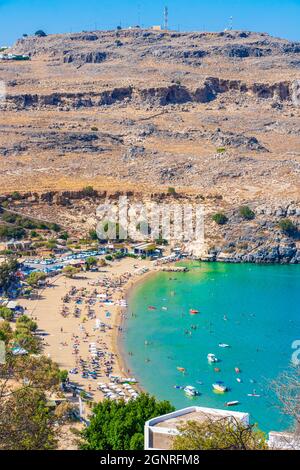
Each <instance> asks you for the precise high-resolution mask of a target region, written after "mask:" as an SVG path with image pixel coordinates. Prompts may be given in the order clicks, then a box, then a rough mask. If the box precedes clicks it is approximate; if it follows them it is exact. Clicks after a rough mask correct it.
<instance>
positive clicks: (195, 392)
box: [183, 385, 199, 397]
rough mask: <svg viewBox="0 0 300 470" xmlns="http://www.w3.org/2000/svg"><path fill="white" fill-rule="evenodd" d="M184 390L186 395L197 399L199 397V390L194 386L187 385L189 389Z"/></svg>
mask: <svg viewBox="0 0 300 470" xmlns="http://www.w3.org/2000/svg"><path fill="white" fill-rule="evenodd" d="M183 390H184V393H185V394H186V395H188V396H190V397H196V396H197V395H199V392H198V390H197V389H196V388H195V387H193V386H192V385H187V387H185V388H184V389H183Z"/></svg>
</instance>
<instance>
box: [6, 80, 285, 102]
mask: <svg viewBox="0 0 300 470" xmlns="http://www.w3.org/2000/svg"><path fill="white" fill-rule="evenodd" d="M230 91H234V92H237V94H242V93H248V94H249V95H253V96H255V97H256V98H258V99H274V100H277V101H287V100H290V99H291V84H290V83H289V82H279V83H274V84H267V83H253V84H252V85H247V84H246V83H243V82H241V81H238V80H224V79H219V78H215V77H210V78H207V79H206V80H205V81H204V83H203V84H202V85H201V86H199V87H198V88H196V89H195V90H189V89H188V88H187V87H185V86H182V85H179V84H171V85H169V86H164V87H156V88H145V89H137V88H133V87H121V88H113V89H111V90H104V91H101V92H99V93H97V92H91V93H59V92H57V93H52V94H50V95H38V94H24V95H10V94H8V95H7V97H6V102H5V103H6V107H7V108H10V107H12V108H15V109H27V108H44V107H50V106H52V107H53V106H57V107H70V108H79V107H93V106H110V105H113V104H115V103H120V102H129V101H133V102H134V103H135V104H136V105H151V106H158V107H159V106H168V105H171V104H183V103H189V102H197V103H208V102H210V101H213V100H214V99H216V98H217V96H218V95H219V94H223V93H227V92H230Z"/></svg>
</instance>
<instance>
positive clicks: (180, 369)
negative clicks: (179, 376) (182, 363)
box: [177, 367, 185, 372]
mask: <svg viewBox="0 0 300 470" xmlns="http://www.w3.org/2000/svg"><path fill="white" fill-rule="evenodd" d="M177 370H178V371H179V372H185V368H184V367H177Z"/></svg>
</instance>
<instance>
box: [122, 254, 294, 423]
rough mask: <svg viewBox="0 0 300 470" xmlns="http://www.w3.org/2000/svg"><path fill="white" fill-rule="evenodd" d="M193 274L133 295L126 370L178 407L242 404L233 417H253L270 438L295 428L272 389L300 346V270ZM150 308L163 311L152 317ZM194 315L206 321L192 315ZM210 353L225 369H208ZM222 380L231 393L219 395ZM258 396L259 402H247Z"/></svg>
mask: <svg viewBox="0 0 300 470" xmlns="http://www.w3.org/2000/svg"><path fill="white" fill-rule="evenodd" d="M189 267H190V268H191V269H190V271H189V272H188V273H179V274H178V273H176V274H174V273H172V274H170V273H158V274H156V275H154V276H153V277H150V278H149V279H148V280H146V282H144V283H143V284H140V285H138V286H137V287H136V288H135V289H134V291H133V292H132V293H131V295H130V298H129V309H128V320H127V323H126V327H125V335H124V339H123V342H124V349H125V351H126V353H127V354H128V353H132V355H131V354H128V356H127V359H126V361H127V364H128V367H130V370H131V372H132V373H133V374H134V375H135V376H136V377H137V378H138V379H139V380H140V382H141V384H142V386H143V387H144V388H145V389H146V390H147V391H148V392H149V393H151V394H154V395H155V396H157V397H158V398H159V399H168V400H170V401H171V402H172V404H173V405H174V406H176V407H185V406H190V405H191V404H195V405H199V406H210V407H216V408H225V407H224V403H225V402H226V401H231V400H239V401H240V405H238V406H236V407H234V409H235V410H237V411H246V412H249V413H250V414H251V419H252V422H257V423H258V424H259V426H260V428H261V429H263V430H264V431H270V430H283V429H286V428H287V427H288V426H289V425H290V424H291V422H290V420H289V419H288V418H287V417H285V416H283V415H282V414H281V413H280V410H279V408H278V403H277V401H276V397H275V396H274V394H273V393H272V391H271V389H270V381H271V380H272V379H275V378H276V377H277V376H278V374H279V373H280V372H281V371H282V370H284V369H286V368H287V367H288V366H289V363H290V360H291V355H292V353H293V350H292V348H291V344H292V342H293V341H294V340H296V339H300V306H299V305H300V304H299V287H300V266H274V265H273V266H263V265H250V264H236V265H232V264H221V263H209V264H208V263H198V264H192V265H189ZM149 305H152V306H155V307H157V309H156V310H151V311H149V310H148V306H149ZM162 307H167V310H163V309H162ZM191 308H194V309H198V310H199V311H200V314H199V315H194V316H192V315H190V313H189V310H190V309H191ZM132 314H133V315H132ZM192 325H193V326H196V327H197V329H191V326H192ZM187 330H188V331H191V332H192V334H191V335H190V334H186V331H187ZM145 341H146V342H147V343H148V344H146V345H145ZM219 343H227V344H229V345H230V346H231V347H230V348H227V349H222V348H220V347H219V346H218V345H219ZM208 353H214V354H215V355H216V356H217V357H218V358H219V359H220V362H219V363H218V364H215V365H213V366H212V365H209V364H208V361H207V354H208ZM178 366H180V367H184V368H185V369H186V375H183V374H182V373H181V372H178V370H177V367H178ZM216 366H217V367H219V368H220V369H221V372H219V373H217V372H215V371H214V367H216ZM235 367H238V368H240V370H241V373H240V374H239V375H237V374H236V372H235V370H234V369H235ZM237 377H240V378H241V379H242V383H238V382H237V381H236V378H237ZM216 380H222V381H224V382H225V383H226V385H227V386H228V387H229V388H230V391H229V392H227V393H225V394H216V393H214V392H213V391H212V383H213V382H215V381H216ZM174 385H181V386H182V385H193V386H195V387H196V388H197V389H198V390H199V392H200V393H201V395H200V396H198V397H195V398H188V397H186V396H185V395H184V392H183V391H182V390H177V389H174ZM254 390H255V392H256V393H257V394H260V395H261V396H260V397H259V398H257V397H248V396H247V394H248V393H252V392H253V391H254ZM227 409H228V408H227Z"/></svg>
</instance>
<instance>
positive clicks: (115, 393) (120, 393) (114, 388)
mask: <svg viewBox="0 0 300 470" xmlns="http://www.w3.org/2000/svg"><path fill="white" fill-rule="evenodd" d="M98 388H99V390H101V392H102V393H103V395H104V397H105V398H109V399H110V400H122V399H123V400H125V401H126V402H127V401H129V400H135V399H136V398H137V397H138V396H139V394H138V392H136V390H134V389H133V388H132V387H131V385H129V384H127V383H124V384H117V383H114V382H110V383H109V384H103V383H98Z"/></svg>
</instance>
